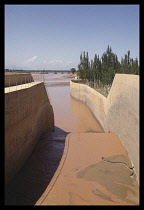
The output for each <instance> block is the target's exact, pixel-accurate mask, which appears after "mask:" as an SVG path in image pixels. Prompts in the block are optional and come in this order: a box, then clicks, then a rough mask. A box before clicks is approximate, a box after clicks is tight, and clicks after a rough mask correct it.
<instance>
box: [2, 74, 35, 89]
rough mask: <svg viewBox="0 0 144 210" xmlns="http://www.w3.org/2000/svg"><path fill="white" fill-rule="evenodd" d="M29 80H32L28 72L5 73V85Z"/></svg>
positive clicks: (19, 83)
mask: <svg viewBox="0 0 144 210" xmlns="http://www.w3.org/2000/svg"><path fill="white" fill-rule="evenodd" d="M29 82H34V80H33V77H32V75H31V74H30V73H25V74H5V87H9V86H14V85H21V84H25V83H29Z"/></svg>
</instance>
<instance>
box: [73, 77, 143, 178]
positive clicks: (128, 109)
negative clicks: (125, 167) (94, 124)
mask: <svg viewBox="0 0 144 210" xmlns="http://www.w3.org/2000/svg"><path fill="white" fill-rule="evenodd" d="M70 91H71V95H72V96H73V97H74V98H76V99H78V100H80V101H82V102H84V103H86V104H87V106H88V107H89V108H90V110H91V112H92V113H93V115H94V116H95V118H96V119H97V120H98V122H99V123H100V125H101V126H102V128H103V130H104V132H112V133H115V134H116V135H117V136H118V137H119V138H120V140H121V141H122V143H123V145H124V147H125V148H126V149H127V151H128V154H129V157H130V159H131V161H132V162H133V165H134V167H135V171H136V174H137V179H138V180H139V76H137V75H130V74H116V75H115V78H114V81H113V84H112V87H111V89H110V92H109V94H108V97H107V98H106V97H104V96H103V95H101V94H100V93H98V92H97V91H95V90H94V89H92V88H90V87H89V86H87V85H83V84H78V83H75V82H74V81H71V82H70Z"/></svg>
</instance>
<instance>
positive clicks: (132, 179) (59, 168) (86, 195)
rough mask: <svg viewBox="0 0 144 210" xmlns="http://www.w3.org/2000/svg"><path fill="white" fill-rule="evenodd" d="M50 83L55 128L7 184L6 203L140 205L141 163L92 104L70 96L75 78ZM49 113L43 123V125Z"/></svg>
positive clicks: (43, 138)
mask: <svg viewBox="0 0 144 210" xmlns="http://www.w3.org/2000/svg"><path fill="white" fill-rule="evenodd" d="M45 85H46V89H47V91H48V93H49V96H50V100H51V104H52V107H53V109H54V119H55V131H54V132H45V133H44V134H43V135H42V136H41V137H40V138H39V140H38V141H37V144H36V146H35V148H34V150H33V152H32V155H31V156H30V157H29V158H28V160H27V161H26V163H25V165H24V167H23V168H22V169H21V170H20V171H19V172H18V174H17V175H16V176H15V177H14V179H13V180H12V181H11V182H10V183H9V184H8V186H7V187H6V190H5V204H6V205H48V206H49V205H56V206H57V205H138V204H139V186H138V182H137V180H136V173H135V167H134V166H133V164H132V162H131V160H130V159H129V155H128V152H127V150H126V149H125V147H124V145H123V144H122V142H121V140H120V139H119V137H118V136H117V135H115V134H114V133H113V132H111V133H108V132H106V133H104V131H103V130H102V128H101V126H100V125H99V123H98V122H97V121H96V119H95V118H94V116H93V115H92V113H91V112H90V110H89V109H88V107H87V106H86V104H84V103H81V102H79V101H78V100H76V99H73V98H72V97H71V96H70V88H69V82H63V83H62V82H56V81H51V83H50V82H49V81H48V82H47V83H46V84H45ZM79 90H80V88H79ZM93 91H94V90H93ZM78 92H80V91H78ZM73 93H75V94H76V91H73ZM85 93H86V91H84V94H82V95H83V96H84V95H86V94H85ZM36 95H37V94H36ZM36 95H35V97H36ZM88 96H89V94H88ZM105 100H106V99H105ZM39 101H40V100H39ZM98 105H99V104H98ZM98 108H99V109H101V108H102V106H99V107H98ZM99 113H100V114H101V113H102V112H99ZM44 116H45V114H44V115H43V117H42V118H41V120H39V124H38V126H37V128H39V127H42V126H41V122H42V119H43V118H44Z"/></svg>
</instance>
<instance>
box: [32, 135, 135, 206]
mask: <svg viewBox="0 0 144 210" xmlns="http://www.w3.org/2000/svg"><path fill="white" fill-rule="evenodd" d="M103 157H104V158H103ZM131 167H132V165H131V162H130V160H129V158H128V155H127V152H126V150H125V148H124V147H123V145H122V144H121V142H120V141H119V139H118V137H117V136H116V135H114V134H111V133H93V134H92V133H70V134H69V135H68V136H67V138H66V143H65V149H64V153H63V156H62V159H61V162H60V164H59V167H58V169H57V171H56V173H55V175H54V177H53V179H52V181H51V182H50V184H49V186H48V187H47V189H46V190H45V192H44V194H43V195H42V196H41V198H40V199H39V200H38V201H37V203H36V205H138V204H139V187H138V184H137V182H136V177H135V174H134V173H133V172H134V171H133V169H130V168H131Z"/></svg>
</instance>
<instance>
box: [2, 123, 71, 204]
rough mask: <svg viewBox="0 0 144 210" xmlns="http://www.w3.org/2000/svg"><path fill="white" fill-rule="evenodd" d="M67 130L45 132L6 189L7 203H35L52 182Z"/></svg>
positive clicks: (56, 128)
mask: <svg viewBox="0 0 144 210" xmlns="http://www.w3.org/2000/svg"><path fill="white" fill-rule="evenodd" d="M67 135H68V133H67V132H65V131H63V130H62V129H60V128H58V127H55V132H51V133H45V134H43V135H42V136H41V137H40V139H39V141H38V143H37V145H36V146H35V149H34V151H33V153H32V155H31V156H30V158H29V159H28V160H27V161H26V163H25V165H24V167H23V168H22V169H21V170H20V172H19V173H18V174H17V175H16V177H15V178H14V179H13V180H12V181H11V182H10V183H9V184H8V186H7V187H6V190H5V205H34V204H35V203H36V201H37V200H38V199H39V198H40V196H41V195H42V194H43V192H44V191H45V190H46V188H47V186H48V184H49V183H50V181H51V179H52V177H53V175H54V173H55V171H56V169H57V168H58V165H59V163H60V160H61V157H62V155H63V150H64V146H65V139H66V136H67Z"/></svg>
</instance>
